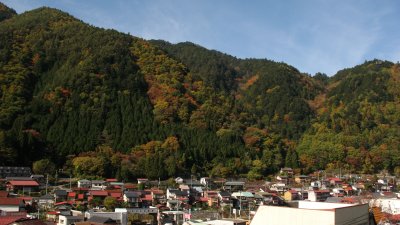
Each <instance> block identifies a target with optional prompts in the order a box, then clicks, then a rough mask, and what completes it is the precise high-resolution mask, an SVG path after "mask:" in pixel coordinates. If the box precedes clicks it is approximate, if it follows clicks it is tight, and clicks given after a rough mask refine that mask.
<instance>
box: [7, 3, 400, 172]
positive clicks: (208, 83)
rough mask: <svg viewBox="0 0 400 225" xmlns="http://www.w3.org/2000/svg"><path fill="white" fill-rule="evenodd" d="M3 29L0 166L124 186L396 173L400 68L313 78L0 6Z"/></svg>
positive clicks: (53, 13) (370, 65)
mask: <svg viewBox="0 0 400 225" xmlns="http://www.w3.org/2000/svg"><path fill="white" fill-rule="evenodd" d="M0 21H1V22H0V85H1V89H0V99H1V102H0V165H28V166H30V165H32V163H33V162H35V163H34V168H40V166H42V167H43V164H46V163H47V164H48V163H49V160H44V159H50V161H52V162H55V163H57V165H58V167H64V170H65V171H69V172H70V173H74V174H75V175H77V176H81V177H88V176H100V177H105V176H117V177H119V178H122V179H131V178H134V177H143V176H146V177H149V178H158V177H161V178H167V177H171V176H178V175H179V176H188V175H190V174H199V175H209V176H221V177H228V176H245V177H248V178H250V179H260V178H262V177H264V176H267V175H269V174H272V173H274V172H276V171H277V170H278V169H279V168H280V167H283V166H290V167H294V168H298V169H299V170H301V169H302V170H303V172H309V171H311V170H313V169H324V168H326V167H335V166H341V167H346V168H348V169H349V170H353V171H364V172H372V171H374V170H379V169H390V170H393V169H395V167H396V166H400V158H398V156H399V154H398V153H397V152H398V151H399V136H400V128H399V123H400V115H399V114H400V108H399V107H400V103H399V99H400V93H399V92H400V90H399V88H398V87H399V82H400V77H399V74H400V73H399V68H400V66H399V65H398V64H393V63H391V62H382V61H379V60H374V61H370V62H366V63H365V64H363V65H360V66H356V67H355V68H351V69H346V70H343V71H340V72H338V74H337V75H336V76H334V77H332V78H328V77H326V76H325V75H323V74H317V75H316V76H314V77H311V76H310V75H307V74H302V73H300V72H299V71H298V70H297V69H296V68H294V67H292V66H290V65H287V64H285V63H277V62H273V61H271V60H266V59H238V58H235V57H232V56H230V55H227V54H223V53H220V52H217V51H213V50H208V49H205V48H203V47H201V46H198V45H195V44H192V43H188V42H187V43H179V44H170V43H168V42H165V41H146V40H143V39H140V38H137V37H133V36H131V35H127V34H123V33H119V32H117V31H115V30H105V29H100V28H96V27H93V26H90V25H87V24H85V23H83V22H82V21H79V20H77V19H75V18H73V17H72V16H70V15H68V14H67V13H64V12H61V11H59V10H56V9H51V8H39V9H36V10H33V11H29V12H26V13H23V14H21V15H16V14H15V11H13V10H12V9H9V8H7V7H6V6H4V5H0ZM360 157H364V158H366V160H365V162H363V161H360V160H359V158H360ZM379 160H380V161H379ZM372 161H374V162H381V163H380V164H379V165H376V164H375V163H371V162H372ZM339 164H340V165H339Z"/></svg>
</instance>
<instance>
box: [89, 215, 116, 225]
mask: <svg viewBox="0 0 400 225" xmlns="http://www.w3.org/2000/svg"><path fill="white" fill-rule="evenodd" d="M88 221H90V222H95V223H102V224H105V223H116V222H117V221H115V220H113V219H111V218H110V217H100V216H93V217H91V218H90V219H88Z"/></svg>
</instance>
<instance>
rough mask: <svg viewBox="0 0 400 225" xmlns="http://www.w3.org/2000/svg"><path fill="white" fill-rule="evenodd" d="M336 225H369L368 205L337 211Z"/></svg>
mask: <svg viewBox="0 0 400 225" xmlns="http://www.w3.org/2000/svg"><path fill="white" fill-rule="evenodd" d="M335 211H336V214H335V224H344V225H346V224H348V225H368V224H369V211H368V204H363V205H354V206H351V207H344V208H337V209H335Z"/></svg>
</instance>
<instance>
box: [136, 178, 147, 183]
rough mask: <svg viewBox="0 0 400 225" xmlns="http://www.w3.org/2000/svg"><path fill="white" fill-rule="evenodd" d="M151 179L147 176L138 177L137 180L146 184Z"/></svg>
mask: <svg viewBox="0 0 400 225" xmlns="http://www.w3.org/2000/svg"><path fill="white" fill-rule="evenodd" d="M148 181H149V179H147V178H138V179H137V182H138V184H146V183H147V182H148Z"/></svg>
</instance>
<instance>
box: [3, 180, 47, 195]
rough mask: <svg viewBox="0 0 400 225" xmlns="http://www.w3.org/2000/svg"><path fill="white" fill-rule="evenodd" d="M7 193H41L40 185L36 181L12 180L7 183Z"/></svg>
mask: <svg viewBox="0 0 400 225" xmlns="http://www.w3.org/2000/svg"><path fill="white" fill-rule="evenodd" d="M6 188H7V191H12V192H14V193H16V192H18V191H22V192H36V191H39V184H38V182H36V181H34V180H10V181H8V182H7V183H6Z"/></svg>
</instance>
